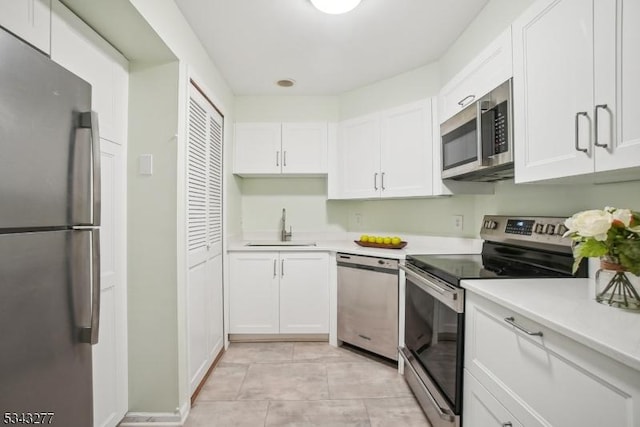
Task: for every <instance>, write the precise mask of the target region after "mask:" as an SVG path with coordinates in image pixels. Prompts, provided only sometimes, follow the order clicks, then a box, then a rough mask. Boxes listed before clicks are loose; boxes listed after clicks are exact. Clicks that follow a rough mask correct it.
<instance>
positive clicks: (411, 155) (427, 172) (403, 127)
mask: <svg viewBox="0 0 640 427" xmlns="http://www.w3.org/2000/svg"><path fill="white" fill-rule="evenodd" d="M431 108H432V105H431V101H422V102H418V103H415V104H410V105H406V106H403V107H399V108H395V109H393V110H388V111H386V112H385V113H384V114H383V115H382V117H381V125H382V129H381V130H382V138H381V141H380V142H381V144H380V171H381V172H380V191H381V196H382V197H410V196H425V195H431V194H433V167H436V165H434V164H433V159H432V149H433V140H432V129H433V126H432V121H431V116H432V111H431Z"/></svg>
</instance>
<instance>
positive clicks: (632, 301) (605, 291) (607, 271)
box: [596, 260, 640, 310]
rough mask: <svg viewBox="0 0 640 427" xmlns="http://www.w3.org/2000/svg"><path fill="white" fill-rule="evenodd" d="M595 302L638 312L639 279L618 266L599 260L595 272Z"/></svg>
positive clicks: (639, 305) (639, 307)
mask: <svg viewBox="0 0 640 427" xmlns="http://www.w3.org/2000/svg"><path fill="white" fill-rule="evenodd" d="M596 301H598V302H599V303H601V304H607V305H610V306H611V307H617V308H624V309H627V310H640V277H638V276H636V275H635V274H632V273H630V272H629V271H627V270H626V269H625V268H624V267H623V266H621V265H620V264H616V263H613V262H610V261H606V260H601V261H600V269H599V270H598V271H597V272H596Z"/></svg>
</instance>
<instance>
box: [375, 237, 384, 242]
mask: <svg viewBox="0 0 640 427" xmlns="http://www.w3.org/2000/svg"><path fill="white" fill-rule="evenodd" d="M382 242H384V239H383V238H382V237H379V236H378V237H376V243H382Z"/></svg>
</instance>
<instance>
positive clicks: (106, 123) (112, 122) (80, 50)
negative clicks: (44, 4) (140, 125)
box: [51, 0, 129, 144]
mask: <svg viewBox="0 0 640 427" xmlns="http://www.w3.org/2000/svg"><path fill="white" fill-rule="evenodd" d="M51 59H53V60H54V61H56V62H57V63H58V64H60V65H62V66H63V67H65V68H66V69H68V70H69V71H71V72H72V73H74V74H76V75H77V76H78V77H80V78H82V79H84V80H86V81H87V82H89V83H90V84H91V108H92V109H93V110H94V111H97V112H98V114H99V128H100V137H101V138H104V139H107V140H109V141H112V142H115V143H118V144H124V143H125V142H126V135H127V93H128V85H129V81H128V64H127V61H126V59H125V58H124V57H123V56H122V55H120V53H119V52H117V51H116V50H115V49H114V48H113V47H112V46H111V45H110V44H109V43H107V41H105V40H104V39H102V38H101V37H100V36H99V35H98V34H97V33H95V32H94V31H93V30H92V29H91V28H89V26H87V25H86V24H85V23H84V22H82V21H81V20H80V18H78V17H77V16H75V15H74V14H73V12H71V11H70V10H69V9H67V8H66V7H65V6H64V5H62V4H61V3H60V2H59V1H57V0H55V1H54V2H53V13H52V17H51Z"/></svg>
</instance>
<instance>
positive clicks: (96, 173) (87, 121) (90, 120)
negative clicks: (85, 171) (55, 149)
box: [80, 111, 101, 226]
mask: <svg viewBox="0 0 640 427" xmlns="http://www.w3.org/2000/svg"><path fill="white" fill-rule="evenodd" d="M80 127H81V128H86V129H91V158H92V164H91V169H92V179H91V182H92V190H91V193H92V199H93V201H92V207H91V218H92V222H91V224H92V225H95V226H98V225H100V203H101V197H100V188H101V187H100V185H101V184H100V132H99V130H98V113H96V112H95V111H89V112H86V113H80Z"/></svg>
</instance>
